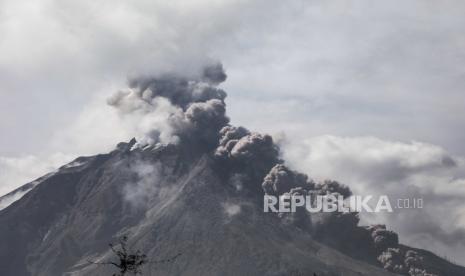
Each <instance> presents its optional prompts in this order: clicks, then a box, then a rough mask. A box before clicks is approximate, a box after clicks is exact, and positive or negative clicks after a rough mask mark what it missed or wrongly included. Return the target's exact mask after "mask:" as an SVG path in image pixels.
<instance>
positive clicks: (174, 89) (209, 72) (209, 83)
mask: <svg viewBox="0 0 465 276" xmlns="http://www.w3.org/2000/svg"><path fill="white" fill-rule="evenodd" d="M225 80H226V74H225V73H224V71H223V66H222V65H221V64H215V65H210V66H206V67H204V69H203V72H202V73H201V74H200V75H197V76H195V75H194V76H187V77H186V76H179V75H177V74H175V73H171V74H164V75H161V76H156V77H143V76H139V77H136V78H132V79H130V80H129V87H131V88H132V89H134V90H137V91H140V92H141V93H142V94H145V93H146V94H147V95H149V97H151V98H154V97H162V98H166V99H168V100H169V101H170V102H171V103H172V104H173V105H175V106H179V107H181V108H182V109H183V110H186V109H187V108H188V107H189V106H190V105H191V104H192V103H196V102H206V101H208V100H212V99H217V100H220V101H221V102H223V101H224V99H225V98H226V92H224V91H223V90H221V89H218V88H217V87H216V86H217V85H218V84H220V83H221V82H223V81H225Z"/></svg>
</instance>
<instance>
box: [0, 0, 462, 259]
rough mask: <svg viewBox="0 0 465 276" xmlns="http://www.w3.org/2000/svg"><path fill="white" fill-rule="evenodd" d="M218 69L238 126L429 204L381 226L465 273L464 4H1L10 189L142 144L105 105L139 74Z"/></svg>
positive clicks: (312, 166)
mask: <svg viewBox="0 0 465 276" xmlns="http://www.w3.org/2000/svg"><path fill="white" fill-rule="evenodd" d="M210 60H219V61H221V62H222V63H223V65H224V67H225V70H226V72H227V74H228V80H227V81H226V82H225V83H224V84H223V85H222V87H223V88H224V89H225V90H226V91H227V92H228V98H227V104H228V113H229V115H230V117H231V119H232V123H234V124H240V125H245V126H247V127H248V128H250V129H253V130H258V131H265V132H269V133H272V134H276V135H277V136H279V137H286V138H283V139H284V140H283V141H284V142H283V149H284V152H285V156H286V157H287V158H288V162H289V163H290V164H292V166H294V167H296V168H299V169H300V170H302V171H305V172H307V173H309V175H310V176H312V177H315V178H327V177H331V178H335V179H337V180H340V181H342V182H345V183H347V184H349V185H351V186H352V187H353V189H354V190H355V191H370V192H373V193H389V194H392V195H398V196H401V195H416V196H422V197H424V198H425V199H428V200H429V202H430V205H429V207H428V209H427V210H423V211H422V212H419V211H418V212H413V213H412V212H410V213H401V214H396V215H393V216H387V217H380V218H377V219H379V220H381V222H387V223H388V224H390V225H391V227H392V228H394V229H395V230H396V231H399V232H400V235H401V240H402V241H406V242H409V243H411V244H412V245H417V246H422V247H429V248H433V249H435V250H436V252H438V250H439V254H441V255H448V256H449V257H451V258H452V259H455V260H458V261H461V262H462V263H465V256H462V255H463V254H461V252H464V250H465V244H463V243H460V242H457V240H462V241H463V242H464V243H465V239H464V237H465V234H464V233H465V231H464V229H465V161H464V160H465V159H464V156H465V147H464V146H463V141H465V131H464V130H465V119H464V118H465V94H464V93H465V92H464V91H463V90H464V88H465V66H463V64H465V2H463V1H428V0H424V1H405V0H403V1H368V0H367V1H270V0H266V1H265V0H263V1H207V0H204V1H154V0H150V1H148V0H147V1H115V0H112V1H95V0H92V1H90V0H89V1H87V0H86V1H66V0H59V1H58V0H56V1H52V0H41V1H38V0H31V1H14V0H0V133H1V135H0V194H4V193H6V192H8V191H10V190H11V189H13V188H15V187H18V186H19V185H21V184H24V183H25V182H27V181H29V180H32V179H33V178H34V177H37V176H40V175H41V174H43V173H45V172H47V171H49V170H52V169H53V168H56V167H57V166H59V165H61V164H62V163H63V162H66V161H69V160H70V159H71V158H73V157H74V156H76V155H80V154H92V153H97V152H102V151H107V150H109V149H111V148H112V147H113V146H114V145H115V144H116V143H117V142H119V141H121V140H125V139H128V138H129V137H131V135H134V134H133V133H131V132H130V131H128V130H127V128H126V127H125V126H124V124H122V123H121V121H120V120H119V118H118V117H117V115H115V112H114V110H112V109H111V107H109V106H107V105H106V103H105V101H106V98H107V97H108V96H109V95H111V94H113V93H114V92H115V91H116V90H118V89H122V88H124V87H125V85H126V79H127V76H130V75H134V74H151V73H157V72H163V71H165V70H170V71H191V70H196V68H198V67H200V66H202V65H203V64H204V63H205V62H207V61H210ZM438 202H440V203H441V204H438ZM427 204H428V202H425V205H427ZM444 212H447V214H449V215H448V216H447V217H444V216H443V214H444ZM412 218H414V219H415V221H416V222H417V223H415V224H412V223H411V221H412ZM367 220H368V218H367Z"/></svg>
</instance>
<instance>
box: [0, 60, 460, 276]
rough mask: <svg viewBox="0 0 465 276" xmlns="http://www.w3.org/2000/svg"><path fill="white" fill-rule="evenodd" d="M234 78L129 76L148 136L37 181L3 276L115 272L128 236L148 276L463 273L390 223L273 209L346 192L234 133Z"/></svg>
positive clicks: (0, 229) (11, 211)
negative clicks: (266, 202) (113, 247)
mask: <svg viewBox="0 0 465 276" xmlns="http://www.w3.org/2000/svg"><path fill="white" fill-rule="evenodd" d="M225 78H226V75H225V74H224V72H223V70H222V67H221V65H215V66H210V67H207V68H205V70H203V71H202V72H201V73H200V74H199V75H197V76H190V77H189V78H187V77H179V76H176V75H172V74H168V75H162V76H157V77H154V78H138V79H134V80H132V81H131V82H130V84H131V86H132V87H133V88H132V90H130V91H126V92H119V93H117V94H116V95H115V96H114V97H112V98H111V99H110V100H109V104H111V105H112V106H115V107H116V108H117V109H118V111H119V112H120V113H121V115H122V116H130V117H131V116H133V115H134V114H137V115H140V114H142V115H143V116H144V118H143V119H142V120H144V125H145V126H146V125H147V123H150V124H149V125H150V126H152V125H153V127H150V128H148V129H145V130H146V131H145V132H144V133H143V135H142V137H138V141H137V142H136V140H131V141H130V142H129V143H121V144H119V145H118V146H117V148H116V149H115V150H114V151H112V152H110V153H108V154H102V155H97V156H92V157H81V158H78V159H77V160H75V161H73V162H72V163H70V164H68V165H65V166H63V167H62V168H60V169H59V170H58V171H57V172H54V173H53V174H50V175H48V176H47V177H44V178H42V179H39V180H38V181H36V182H34V186H33V187H29V186H30V185H29V186H28V187H26V188H27V189H30V191H29V192H27V193H26V194H25V195H24V196H23V197H22V198H21V199H19V200H17V201H16V202H14V203H13V204H11V205H10V206H8V207H7V208H5V209H3V210H2V211H0V237H1V239H2V242H1V243H0V267H1V271H2V272H1V274H2V275H11V276H13V275H14V276H23V275H24V276H25V275H34V276H35V275H38V276H39V275H43V276H54V275H112V273H115V272H117V271H115V269H114V267H113V266H111V265H102V264H93V263H105V262H109V261H115V259H114V258H115V257H114V255H113V254H112V252H111V251H110V250H109V248H108V242H110V241H115V240H118V238H120V237H122V236H127V237H128V238H129V244H130V245H131V246H132V247H133V248H137V249H140V250H141V251H142V252H144V253H145V254H146V255H147V257H148V259H149V260H151V261H153V262H149V263H147V264H146V265H145V266H144V267H143V275H313V273H316V275H392V274H390V272H388V271H386V270H389V271H392V272H395V273H399V274H402V275H412V276H413V275H447V276H450V275H465V269H464V268H462V267H458V266H455V265H452V264H450V263H448V262H446V261H444V260H441V259H439V258H437V257H436V256H434V255H433V254H431V253H429V252H426V251H421V250H416V249H412V248H409V247H405V246H403V245H399V243H398V237H397V234H395V233H393V232H391V231H389V230H387V229H386V228H385V227H384V226H380V225H375V226H370V227H360V226H358V215H357V214H356V213H331V214H323V213H321V214H310V213H307V212H306V211H305V210H304V209H298V210H297V212H296V213H293V214H287V215H280V216H278V215H276V214H274V213H264V212H263V210H262V209H263V195H264V194H269V195H282V194H285V193H289V194H321V195H326V194H336V195H342V196H344V197H349V196H350V195H351V192H350V189H349V188H348V187H346V186H344V185H341V184H339V183H337V182H335V181H326V182H323V183H315V182H313V181H312V180H311V179H309V178H308V177H307V176H306V175H303V174H301V173H298V172H295V171H293V170H290V169H289V168H287V167H286V166H285V164H284V162H283V160H281V159H280V158H279V148H278V147H277V146H276V145H275V144H274V142H273V140H272V138H271V137H270V136H268V135H262V134H258V133H253V132H250V131H249V130H247V129H245V128H242V127H234V126H231V125H229V119H228V117H226V114H225V112H226V109H225V102H224V99H225V97H226V93H225V92H224V91H222V90H221V89H218V88H217V85H218V83H220V82H221V81H224V79H225ZM160 110H163V111H164V112H165V113H164V114H161V115H160V114H159V111H160ZM166 112H167V114H168V116H166ZM163 116H164V117H163ZM160 117H163V118H165V119H164V121H163V123H160V120H159V118H160ZM147 118H148V119H147ZM132 119H133V117H132ZM178 253H181V254H182V255H181V256H180V257H178V258H177V259H176V261H174V262H171V263H163V264H158V263H155V261H156V260H160V259H164V258H167V257H170V256H174V255H177V254H178ZM383 267H384V268H385V269H386V270H384V269H383ZM293 273H294V274H293ZM299 273H300V274H299Z"/></svg>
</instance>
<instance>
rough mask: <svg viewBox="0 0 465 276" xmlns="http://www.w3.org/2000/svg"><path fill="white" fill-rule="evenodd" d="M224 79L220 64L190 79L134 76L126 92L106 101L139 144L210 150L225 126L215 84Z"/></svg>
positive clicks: (221, 95) (220, 94)
mask: <svg viewBox="0 0 465 276" xmlns="http://www.w3.org/2000/svg"><path fill="white" fill-rule="evenodd" d="M225 79H226V74H225V73H224V71H223V67H222V65H221V64H215V65H211V66H206V67H205V68H204V69H203V71H202V73H201V74H199V75H193V76H180V75H177V74H164V75H160V76H156V77H150V78H147V77H137V78H132V79H130V81H129V86H130V89H129V90H128V91H120V92H118V93H116V94H115V95H113V96H112V97H111V98H110V99H108V104H109V105H111V106H113V107H115V108H116V109H117V110H118V112H119V113H120V115H121V116H122V117H123V118H125V119H127V121H128V123H129V124H130V125H131V127H132V128H133V129H134V131H135V133H137V134H138V137H137V140H138V143H139V145H155V144H157V143H164V144H168V143H179V142H180V141H181V140H187V141H189V142H191V143H193V144H195V145H196V146H201V147H207V148H214V147H216V145H217V143H218V139H219V135H220V134H219V130H220V129H221V128H223V127H224V126H226V125H227V124H228V122H229V118H228V117H227V116H226V107H225V103H224V99H225V98H226V92H224V91H223V90H221V89H219V88H217V85H218V84H219V83H221V82H222V81H224V80H225Z"/></svg>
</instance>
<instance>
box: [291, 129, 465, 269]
mask: <svg viewBox="0 0 465 276" xmlns="http://www.w3.org/2000/svg"><path fill="white" fill-rule="evenodd" d="M283 151H284V159H285V160H286V161H287V162H288V163H289V164H290V165H291V166H292V167H293V168H295V169H298V170H300V171H302V172H305V173H307V174H308V175H310V176H311V177H313V178H315V179H316V180H322V179H335V180H338V181H340V182H342V183H345V184H347V185H349V186H350V187H351V189H352V190H353V191H354V193H355V194H359V195H384V194H386V195H388V196H390V198H391V200H392V202H393V205H395V204H396V203H397V199H404V198H423V200H424V208H423V209H408V210H405V209H404V210H401V209H396V210H394V212H393V213H380V214H376V215H371V214H366V213H364V214H362V223H385V224H387V225H388V227H390V228H392V229H394V230H396V231H398V232H399V234H400V238H401V241H403V242H405V243H407V244H409V245H412V246H418V247H422V248H427V249H430V250H432V251H433V252H436V253H438V254H439V255H443V256H448V257H450V258H452V259H455V260H457V261H460V262H464V261H465V259H464V258H463V256H462V255H461V254H460V252H463V250H465V243H464V242H463V241H464V240H465V202H464V201H463V199H464V198H465V162H464V159H463V158H461V157H455V156H452V155H450V154H449V153H448V152H447V151H445V150H444V149H443V148H441V147H439V146H436V145H431V144H427V143H421V142H415V141H412V142H393V141H386V140H382V139H379V138H375V137H337V136H330V135H326V136H318V137H314V138H309V139H305V140H295V139H292V140H289V141H287V142H283Z"/></svg>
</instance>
